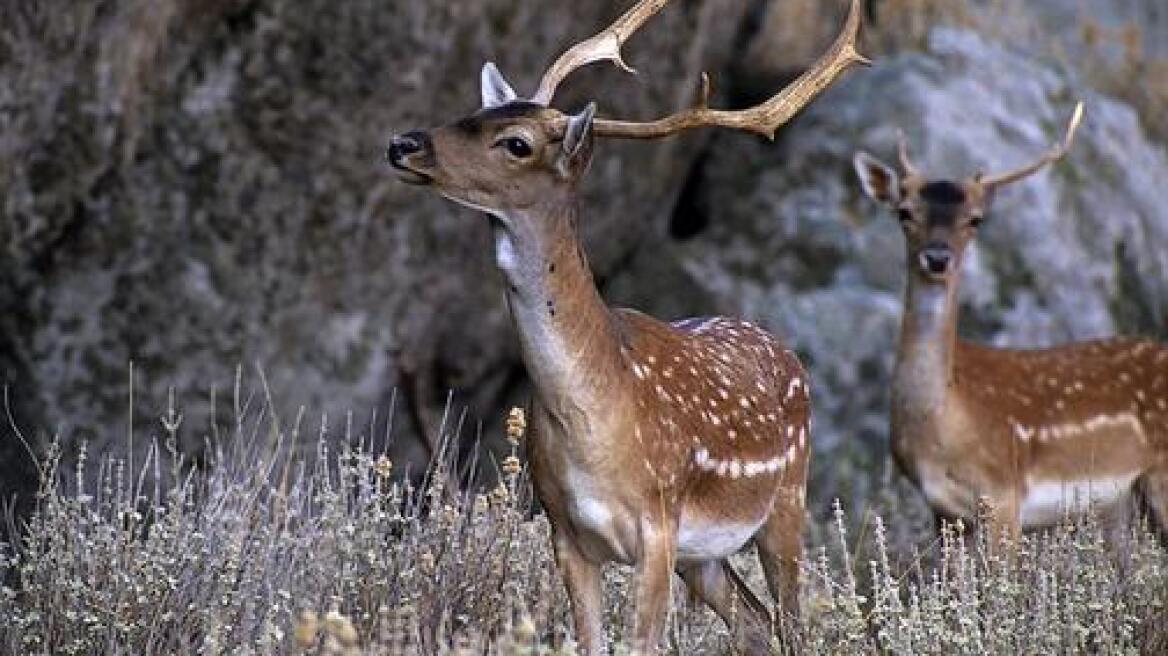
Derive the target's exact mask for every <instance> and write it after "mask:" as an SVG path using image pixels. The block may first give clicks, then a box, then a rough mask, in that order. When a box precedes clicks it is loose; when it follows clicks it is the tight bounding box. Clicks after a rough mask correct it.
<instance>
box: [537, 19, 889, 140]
mask: <svg viewBox="0 0 1168 656" xmlns="http://www.w3.org/2000/svg"><path fill="white" fill-rule="evenodd" d="M642 4H644V3H642ZM662 4H664V2H660V1H659V2H656V3H653V4H652V5H650V6H652V7H655V8H660V5H662ZM640 7H641V5H638V7H637V8H634V9H633V10H630V12H629V13H628V14H625V16H623V17H622V18H621V20H624V18H625V17H627V16H629V15H630V14H633V13H634V12H636V10H637V9H638V8H640ZM860 13H861V12H860V0H852V4H851V9H850V10H849V12H848V19H847V22H846V23H845V24H844V29H843V32H841V33H840V35H839V36H838V37H836V40H835V43H833V44H832V46H831V49H830V50H828V51H827V53H825V54H824V55H823V56H822V57H820V58H819V59H818V60H817V61H816V62H815V63H814V64H813V65H812V66H811V68H810V69H808V70H807V71H805V72H804V73H803V74H802V75H800V76H799V77H798V78H797V79H796V80H795V81H794V82H792V83H791V84H789V85H788V86H787V87H785V88H784V89H782V90H781V91H779V92H778V93H777V94H775V95H774V96H772V97H771V98H770V99H768V100H767V101H765V102H763V103H762V104H759V105H755V106H754V107H750V108H748V109H743V110H736V111H732V110H724V109H711V108H710V107H709V106H708V104H707V100H708V98H709V78H708V77H707V76H706V75H705V74H704V73H703V74H702V88H701V93H700V94H699V96H698V99H697V102H696V103H695V104H694V106H693V107H690V108H688V109H684V110H682V111H680V112H677V113H676V114H671V115H669V116H666V117H663V118H659V119H657V120H654V121H649V122H647V123H638V122H633V121H619V120H611V119H597V120H596V121H595V122H594V123H593V131H594V133H595V134H596V135H597V136H601V137H619V138H626V139H656V138H659V137H665V136H669V135H671V134H674V133H676V132H680V131H682V130H687V129H690V128H697V127H703V126H707V125H710V126H721V127H727V128H734V129H738V130H747V131H750V132H754V133H756V134H760V135H762V136H764V137H767V138H769V139H773V138H774V136H775V130H777V129H778V128H779V126H780V125H782V124H784V123H786V122H787V121H788V120H790V119H791V117H792V116H794V115H795V114H796V112H798V111H799V110H800V109H802V108H803V107H804V106H805V105H807V103H809V102H811V99H812V98H814V97H815V96H816V95H818V94H819V93H820V92H821V91H823V90H824V89H826V88H827V86H828V85H830V84H831V83H832V82H833V81H834V80H835V79H836V78H837V77H839V75H840V74H841V73H843V72H844V70H846V69H847V68H848V67H849V66H851V65H852V64H865V65H866V64H870V63H871V61H870V60H869V59H868V58H867V57H864V56H863V55H861V54H860V53H859V52H858V51H857V50H856V38H857V35H858V33H859V29H860ZM621 20H618V21H617V22H618V23H620V22H621ZM640 20H641V21H642V22H643V20H644V17H640ZM629 22H630V24H634V25H639V24H640V23H633V21H632V20H630V21H629ZM610 29H611V28H610ZM594 38H595V37H594ZM573 50H574V48H573ZM618 58H619V55H618ZM618 60H619V59H618ZM590 61H591V60H590ZM558 63H559V62H557V64H558ZM541 86H542V85H541Z"/></svg>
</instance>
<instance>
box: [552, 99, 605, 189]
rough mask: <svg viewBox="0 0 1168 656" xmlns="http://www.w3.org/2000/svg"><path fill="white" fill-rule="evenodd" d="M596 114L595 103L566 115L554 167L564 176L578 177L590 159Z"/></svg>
mask: <svg viewBox="0 0 1168 656" xmlns="http://www.w3.org/2000/svg"><path fill="white" fill-rule="evenodd" d="M595 116H596V103H591V102H590V103H588V106H587V107H585V108H584V109H583V110H581V111H580V113H579V114H573V115H571V116H569V117H568V125H567V127H565V128H564V139H563V141H562V142H561V146H560V154H559V157H557V158H556V160H557V161H556V168H557V169H559V171H560V175H562V176H564V177H565V178H579V177H580V176H581V175H582V174H583V173H584V170H585V169H586V168H587V167H588V163H589V162H590V161H592V119H593V118H594V117H595Z"/></svg>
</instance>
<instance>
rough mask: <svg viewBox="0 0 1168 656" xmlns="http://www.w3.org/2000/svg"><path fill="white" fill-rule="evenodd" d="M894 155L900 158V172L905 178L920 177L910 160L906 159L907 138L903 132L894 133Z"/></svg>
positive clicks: (918, 171)
mask: <svg viewBox="0 0 1168 656" xmlns="http://www.w3.org/2000/svg"><path fill="white" fill-rule="evenodd" d="M896 155H897V157H899V158H900V170H901V172H902V173H904V176H905V177H906V178H915V177H918V176H920V174H921V172H920V170H919V169H917V167H916V166H913V163H912V160H911V159H909V157H908V138H907V137H905V136H904V130H897V131H896Z"/></svg>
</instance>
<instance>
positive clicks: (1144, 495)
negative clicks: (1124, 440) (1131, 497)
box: [1136, 467, 1168, 546]
mask: <svg viewBox="0 0 1168 656" xmlns="http://www.w3.org/2000/svg"><path fill="white" fill-rule="evenodd" d="M1136 485H1137V488H1138V490H1139V495H1140V501H1142V502H1143V503H1142V505H1143V507H1144V510H1145V512H1146V514H1147V517H1148V522H1149V523H1150V524H1151V525H1152V532H1153V533H1155V534H1156V535H1157V537H1159V538H1160V542H1161V544H1163V545H1165V546H1168V467H1163V468H1160V469H1155V470H1152V471H1150V472H1148V473H1146V474H1144V475H1143V476H1141V477H1140V478H1139V480H1138V481H1137V482H1136Z"/></svg>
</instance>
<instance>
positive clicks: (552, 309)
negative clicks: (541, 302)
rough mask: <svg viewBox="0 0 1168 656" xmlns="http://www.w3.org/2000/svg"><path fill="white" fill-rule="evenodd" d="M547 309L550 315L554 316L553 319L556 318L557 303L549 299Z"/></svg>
mask: <svg viewBox="0 0 1168 656" xmlns="http://www.w3.org/2000/svg"><path fill="white" fill-rule="evenodd" d="M547 309H548V314H550V315H552V316H553V317H554V316H556V302H555V301H553V300H552V299H550V298H549V299H548V302H547Z"/></svg>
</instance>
